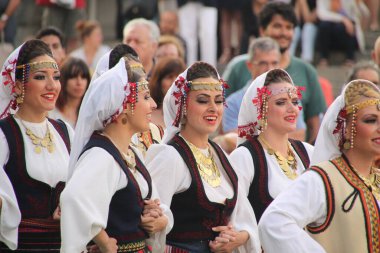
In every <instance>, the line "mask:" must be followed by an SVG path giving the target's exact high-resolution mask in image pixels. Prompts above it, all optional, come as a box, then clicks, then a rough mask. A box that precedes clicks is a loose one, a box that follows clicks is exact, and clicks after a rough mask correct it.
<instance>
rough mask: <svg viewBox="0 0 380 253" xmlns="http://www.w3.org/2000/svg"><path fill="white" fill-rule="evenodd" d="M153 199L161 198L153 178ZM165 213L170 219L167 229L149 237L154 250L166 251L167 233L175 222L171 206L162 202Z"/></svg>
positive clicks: (149, 242)
mask: <svg viewBox="0 0 380 253" xmlns="http://www.w3.org/2000/svg"><path fill="white" fill-rule="evenodd" d="M151 198H152V199H160V198H159V196H158V192H157V188H156V186H155V184H154V181H153V180H152V196H151ZM160 207H161V209H162V211H163V213H164V215H165V216H166V218H167V219H168V224H167V225H166V229H164V230H162V231H160V232H157V233H155V234H154V235H151V236H150V237H149V238H148V240H147V241H148V244H149V245H152V247H153V252H164V251H165V246H166V235H167V234H168V233H169V232H170V230H171V229H172V228H173V224H174V218H173V214H172V212H171V210H170V208H169V207H168V206H167V205H165V204H164V203H161V205H160Z"/></svg>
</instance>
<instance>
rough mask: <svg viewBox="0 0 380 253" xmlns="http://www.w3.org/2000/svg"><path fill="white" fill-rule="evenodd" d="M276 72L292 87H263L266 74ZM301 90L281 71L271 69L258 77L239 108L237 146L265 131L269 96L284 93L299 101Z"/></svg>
mask: <svg viewBox="0 0 380 253" xmlns="http://www.w3.org/2000/svg"><path fill="white" fill-rule="evenodd" d="M276 72H278V73H279V72H282V73H280V74H282V75H284V74H285V75H286V76H287V79H288V80H289V81H290V84H292V85H293V87H286V88H270V87H268V86H264V85H265V83H267V82H268V80H267V76H268V73H271V74H273V73H274V74H275V73H276ZM302 90H304V88H303V87H296V86H294V83H293V81H292V79H291V77H290V76H289V74H288V73H287V72H286V71H285V70H283V69H273V70H270V71H268V72H266V73H264V74H261V75H260V76H258V77H257V78H256V79H255V80H254V81H253V82H252V83H251V85H250V86H249V88H248V90H247V91H246V93H245V95H244V97H243V101H242V104H241V107H240V112H239V117H238V135H239V139H238V144H240V143H242V142H244V141H245V139H246V138H248V137H250V136H254V135H258V134H259V133H260V132H262V131H264V130H265V129H266V127H267V116H268V115H267V112H268V99H269V98H270V97H271V96H275V95H278V94H281V93H286V94H288V96H289V97H290V98H293V97H297V98H298V99H301V98H302V94H301V91H302ZM299 109H301V107H299Z"/></svg>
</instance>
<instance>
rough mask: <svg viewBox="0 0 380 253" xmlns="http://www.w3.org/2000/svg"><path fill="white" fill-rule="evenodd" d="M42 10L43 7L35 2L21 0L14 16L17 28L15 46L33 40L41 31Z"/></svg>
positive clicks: (32, 0)
mask: <svg viewBox="0 0 380 253" xmlns="http://www.w3.org/2000/svg"><path fill="white" fill-rule="evenodd" d="M43 10H44V8H43V7H41V6H39V5H37V4H36V0H22V4H20V5H19V6H18V8H17V11H16V13H15V14H14V15H15V16H16V27H17V30H16V37H15V43H14V44H15V45H21V44H22V43H24V42H25V41H27V40H30V39H34V36H35V34H36V33H37V32H38V30H40V29H41V22H42V13H43Z"/></svg>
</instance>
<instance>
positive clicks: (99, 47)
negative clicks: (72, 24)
mask: <svg viewBox="0 0 380 253" xmlns="http://www.w3.org/2000/svg"><path fill="white" fill-rule="evenodd" d="M77 30H78V31H79V33H80V38H81V40H82V46H81V47H80V48H78V49H76V50H74V51H73V52H72V53H71V54H70V56H72V57H76V58H79V59H82V60H83V61H84V62H86V64H87V66H88V67H89V68H90V71H91V73H93V72H94V70H95V68H96V64H98V61H99V59H100V58H101V57H102V56H103V55H104V54H105V53H107V52H108V51H110V50H111V49H110V48H109V47H108V46H105V45H103V33H102V28H101V27H100V25H99V23H98V22H96V21H91V20H89V21H80V22H78V23H77Z"/></svg>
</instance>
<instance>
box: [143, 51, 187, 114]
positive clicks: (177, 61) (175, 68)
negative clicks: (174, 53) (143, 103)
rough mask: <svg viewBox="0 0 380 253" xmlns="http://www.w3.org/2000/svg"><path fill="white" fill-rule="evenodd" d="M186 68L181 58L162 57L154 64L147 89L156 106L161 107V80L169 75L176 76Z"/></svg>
mask: <svg viewBox="0 0 380 253" xmlns="http://www.w3.org/2000/svg"><path fill="white" fill-rule="evenodd" d="M185 69H186V65H185V62H184V61H183V60H182V59H181V58H174V57H169V58H164V59H162V60H161V61H159V62H158V64H157V65H156V66H155V68H154V70H153V73H152V76H151V78H150V80H149V90H150V94H151V96H152V98H153V100H154V101H155V102H156V104H157V108H161V106H162V102H163V100H164V97H165V94H164V93H163V92H162V80H163V79H164V78H165V77H167V76H169V75H175V76H178V75H179V74H181V73H182V72H183V71H184V70H185Z"/></svg>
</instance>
